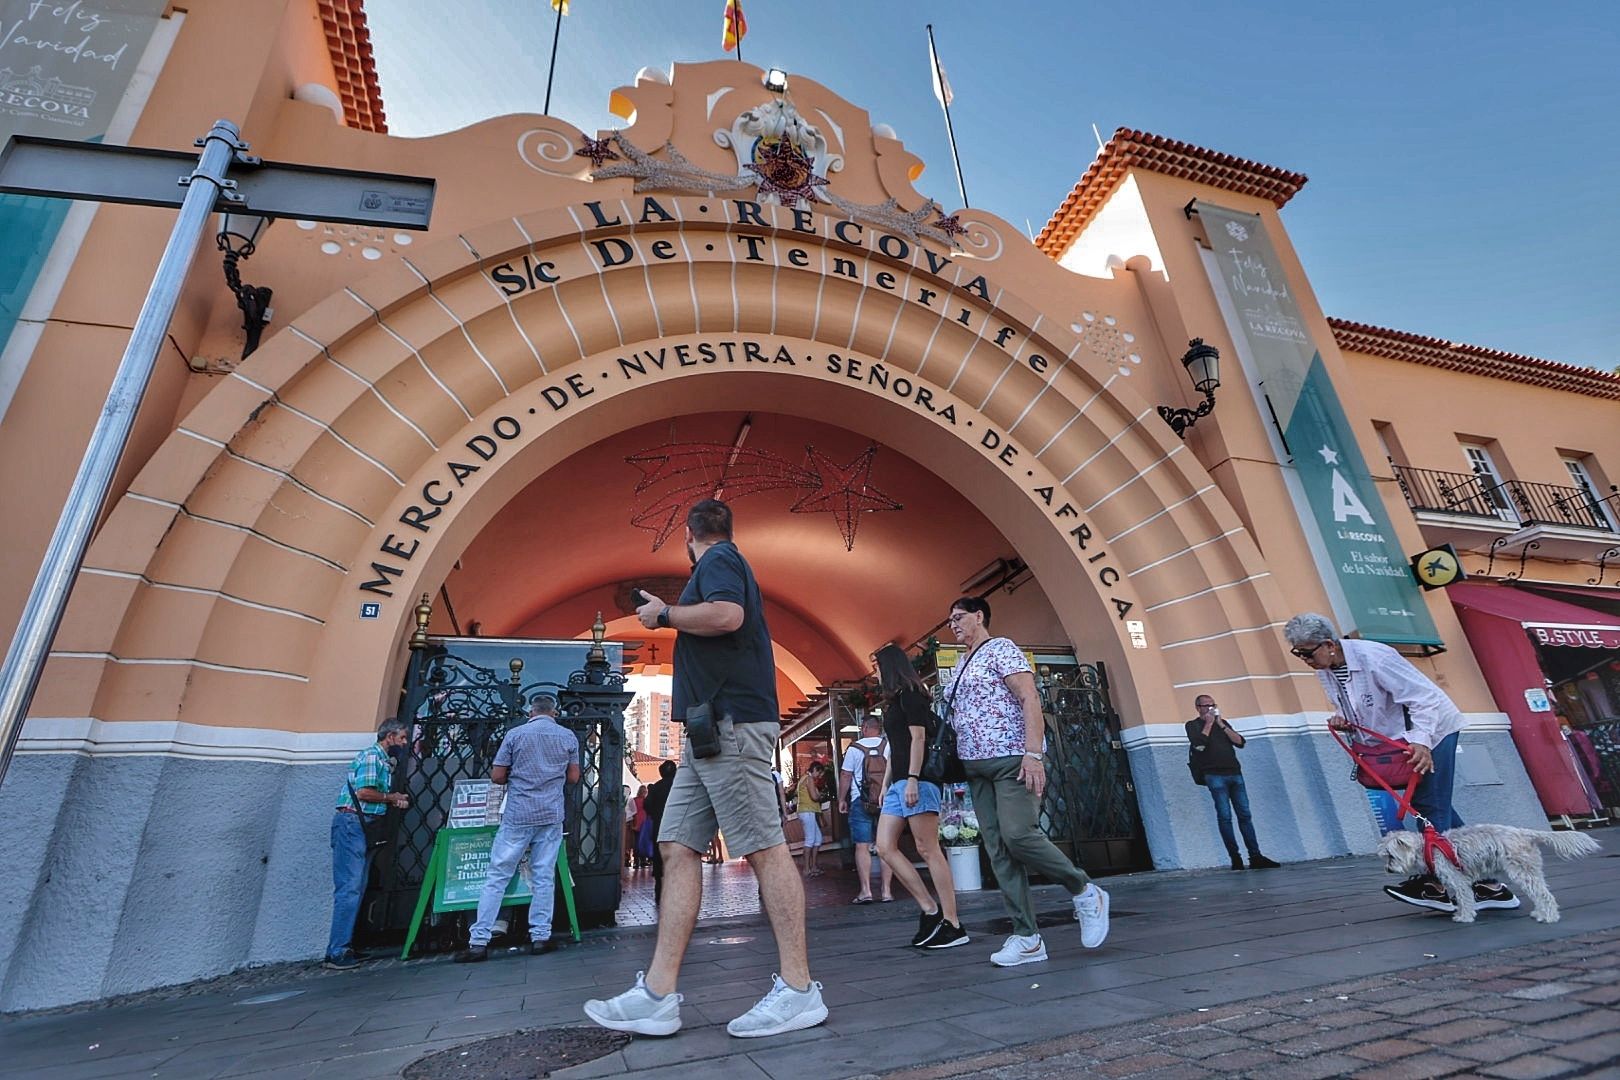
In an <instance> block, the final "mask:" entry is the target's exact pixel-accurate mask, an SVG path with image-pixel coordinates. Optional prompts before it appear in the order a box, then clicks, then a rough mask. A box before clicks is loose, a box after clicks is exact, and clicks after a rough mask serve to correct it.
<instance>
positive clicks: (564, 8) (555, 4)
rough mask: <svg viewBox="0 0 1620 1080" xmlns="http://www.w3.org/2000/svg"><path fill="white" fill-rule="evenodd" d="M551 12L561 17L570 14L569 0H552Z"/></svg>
mask: <svg viewBox="0 0 1620 1080" xmlns="http://www.w3.org/2000/svg"><path fill="white" fill-rule="evenodd" d="M551 10H552V11H555V12H556V13H557V14H559V15H566V14H568V0H551Z"/></svg>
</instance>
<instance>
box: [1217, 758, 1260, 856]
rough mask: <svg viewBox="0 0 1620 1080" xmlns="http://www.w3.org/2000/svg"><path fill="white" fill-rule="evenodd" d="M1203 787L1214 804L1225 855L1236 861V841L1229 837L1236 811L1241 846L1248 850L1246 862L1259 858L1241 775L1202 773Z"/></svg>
mask: <svg viewBox="0 0 1620 1080" xmlns="http://www.w3.org/2000/svg"><path fill="white" fill-rule="evenodd" d="M1204 786H1205V787H1207V788H1209V797H1210V798H1211V799H1213V800H1215V823H1216V824H1217V825H1219V826H1220V828H1221V842H1222V843H1223V844H1225V845H1226V853H1227V854H1228V855H1230V856H1232V858H1233V860H1234V861H1235V860H1236V859H1237V858H1238V846H1237V837H1235V836H1233V835H1232V810H1233V809H1234V808H1236V810H1237V820H1238V828H1239V829H1241V830H1243V844H1244V846H1245V847H1247V848H1248V849H1249V858H1251V859H1252V858H1254V857H1255V856H1256V855H1258V854H1260V841H1258V840H1256V839H1255V838H1254V818H1252V817H1250V816H1249V792H1248V790H1247V789H1246V788H1244V786H1243V774H1242V773H1205V774H1204Z"/></svg>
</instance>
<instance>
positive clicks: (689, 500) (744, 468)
mask: <svg viewBox="0 0 1620 1080" xmlns="http://www.w3.org/2000/svg"><path fill="white" fill-rule="evenodd" d="M624 460H625V462H626V463H627V464H630V465H633V466H635V467H636V469H637V470H638V471H639V472H640V473H641V479H640V480H638V481H637V482H636V488H635V492H634V497H635V501H636V506H635V509H634V510H633V511H632V513H631V516H630V524H632V525H634V526H635V527H636V528H638V529H646V530H647V531H648V532H650V533H652V534H653V544H652V549H653V550H654V551H657V550H658V549H659V548H661V547H663V546H664V542H665V541H666V540H668V539H669V538H670V537H671V536H672V535H674V533H675V531H676V530H677V529H679V528H680V526H681V525H682V524H683V523H684V522H685V520H686V511H687V510H688V509H689V508H690V507H691V506H692V504H693V503H695V502H697V501H698V500H699V499H704V498H725V499H728V500H729V499H740V498H743V497H744V496H747V495H758V494H761V493H763V492H767V491H784V490H786V491H792V490H803V489H804V488H807V487H814V486H815V485H816V484H817V483H819V477H817V476H816V474H814V473H812V472H810V471H808V470H807V469H805V468H803V467H802V466H800V465H798V464H797V463H795V462H792V461H789V460H788V459H787V458H784V457H782V456H781V455H779V454H775V453H772V452H771V451H769V450H760V449H755V448H752V447H746V446H736V445H734V444H732V443H709V442H675V441H673V440H671V441H669V442H666V443H662V444H660V445H658V446H654V447H649V448H648V449H646V450H641V451H638V452H637V453H634V454H630V455H628V456H626V457H625V459H624Z"/></svg>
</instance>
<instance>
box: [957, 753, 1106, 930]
mask: <svg viewBox="0 0 1620 1080" xmlns="http://www.w3.org/2000/svg"><path fill="white" fill-rule="evenodd" d="M1023 763H1024V758H1023V756H1022V755H1017V756H1014V757H998V758H984V759H982V760H978V761H964V762H962V767H963V768H964V769H965V770H966V772H967V778H968V790H969V791H971V792H972V794H973V812H974V814H975V815H976V816H977V817H978V819H979V835H980V836H982V837H983V838H984V850H985V851H986V852H987V853H988V854H989V856H990V866H991V868H992V869H993V870H995V872H996V885H997V886H998V887H999V888H1000V889H1001V900H1002V903H1004V904H1005V905H1006V906H1007V914H1008V915H1010V916H1011V917H1012V922H1013V933H1015V934H1019V935H1022V936H1024V937H1029V936H1031V935H1033V934H1039V933H1040V930H1039V929H1038V928H1037V927H1036V924H1035V904H1034V901H1033V900H1031V899H1030V895H1029V875H1030V871H1032V870H1033V871H1034V872H1035V873H1037V874H1040V875H1041V876H1042V877H1044V878H1046V879H1047V880H1048V881H1053V882H1056V883H1057V884H1059V885H1062V886H1063V887H1064V888H1065V889H1067V890H1069V892H1070V893H1071V894H1073V895H1075V896H1079V895H1080V894H1081V893H1082V892H1084V891H1085V888H1086V885H1087V884H1089V883H1090V881H1091V879H1090V878H1089V877H1087V876H1086V872H1085V871H1084V870H1082V869H1080V868H1079V867H1078V866H1076V865H1074V864H1073V863H1072V862H1070V861H1069V860H1068V858H1067V856H1065V855H1064V854H1063V852H1061V851H1059V850H1058V849H1057V846H1056V845H1054V844H1053V843H1052V841H1050V840H1048V839H1047V838H1046V834H1045V833H1043V832H1041V804H1040V800H1038V799H1036V798H1035V796H1034V795H1033V794H1031V793H1030V790H1029V789H1028V788H1027V787H1025V786H1024V784H1023V781H1021V780H1019V779H1018V770H1019V767H1020V766H1021V765H1023Z"/></svg>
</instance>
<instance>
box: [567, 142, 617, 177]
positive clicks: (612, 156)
mask: <svg viewBox="0 0 1620 1080" xmlns="http://www.w3.org/2000/svg"><path fill="white" fill-rule="evenodd" d="M580 143H581V145H580V148H579V149H578V150H575V151H574V156H575V157H588V158H590V159H591V168H593V169H600V168H601V167H602V162H604V161H618V160H619V155H618V154H616V153H615V152H614V150H613V146H612V143H613V138H612V136H609V137H608V138H606V139H593V138H591V137H590V136H589V135H581V136H580Z"/></svg>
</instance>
